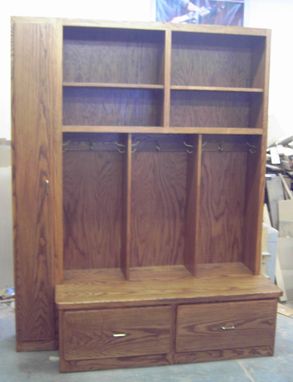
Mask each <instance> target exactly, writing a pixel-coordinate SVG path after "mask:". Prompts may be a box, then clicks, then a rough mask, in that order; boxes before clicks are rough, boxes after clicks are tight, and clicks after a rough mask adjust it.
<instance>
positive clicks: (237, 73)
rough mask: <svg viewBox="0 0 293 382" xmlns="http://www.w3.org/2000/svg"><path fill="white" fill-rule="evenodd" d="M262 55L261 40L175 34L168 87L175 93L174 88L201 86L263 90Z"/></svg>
mask: <svg viewBox="0 0 293 382" xmlns="http://www.w3.org/2000/svg"><path fill="white" fill-rule="evenodd" d="M264 52H265V37H264V36H239V35H237V36H234V35H222V34H205V33H192V32H179V31H175V32H173V34H172V65H171V68H172V71H171V84H172V85H173V86H174V90H175V88H176V86H180V87H184V86H186V87H188V86H201V87H227V88H241V89H240V90H242V91H243V89H245V88H248V89H249V88H253V89H255V90H256V91H260V90H261V89H262V88H263V86H264V77H263V73H264V70H263V69H264V68H263V66H264ZM186 90H188V89H186ZM221 90H222V89H221ZM230 90H231V89H230Z"/></svg>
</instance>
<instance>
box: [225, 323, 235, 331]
mask: <svg viewBox="0 0 293 382" xmlns="http://www.w3.org/2000/svg"><path fill="white" fill-rule="evenodd" d="M221 329H222V330H234V329H236V328H235V325H233V324H232V325H227V326H221Z"/></svg>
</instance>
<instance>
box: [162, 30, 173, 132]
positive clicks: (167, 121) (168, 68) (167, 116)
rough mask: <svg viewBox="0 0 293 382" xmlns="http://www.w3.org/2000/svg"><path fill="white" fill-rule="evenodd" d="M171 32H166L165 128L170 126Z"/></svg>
mask: <svg viewBox="0 0 293 382" xmlns="http://www.w3.org/2000/svg"><path fill="white" fill-rule="evenodd" d="M171 46H172V34H171V30H168V29H167V30H166V31H165V54H164V106H163V126H164V128H165V129H166V128H168V127H169V126H170V87H171Z"/></svg>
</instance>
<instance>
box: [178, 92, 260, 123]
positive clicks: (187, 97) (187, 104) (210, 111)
mask: <svg viewBox="0 0 293 382" xmlns="http://www.w3.org/2000/svg"><path fill="white" fill-rule="evenodd" d="M253 104H254V105H255V106H254V107H253V108H252V105H253ZM259 110H260V95H250V94H241V93H238V94H235V93H222V92H191V91H173V92H172V95H171V122H170V124H171V126H174V127H176V126H179V127H180V126H181V127H199V126H201V127H257V121H258V119H257V116H258V114H259Z"/></svg>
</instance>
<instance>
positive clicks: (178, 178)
mask: <svg viewBox="0 0 293 382" xmlns="http://www.w3.org/2000/svg"><path fill="white" fill-rule="evenodd" d="M144 139H145V137H143V136H137V137H135V138H134V144H135V142H136V141H138V142H140V141H143V140H144ZM176 141H177V142H176ZM178 144H179V145H180V148H179V149H178V150H179V151H165V148H164V147H165V145H167V146H168V147H169V146H171V147H172V145H175V146H177V145H178ZM145 145H146V146H144V144H141V145H139V148H138V151H136V152H135V153H134V154H133V163H132V166H133V172H132V218H131V220H132V246H131V248H132V251H131V252H132V253H131V266H150V265H167V264H182V263H183V251H184V224H185V203H186V176H187V174H186V171H187V155H188V154H186V152H185V150H184V146H183V139H182V137H181V138H178V137H177V139H176V137H175V138H174V137H172V136H169V137H156V136H153V137H151V138H150V141H148V140H147V141H146V143H145ZM155 147H157V148H158V149H159V148H160V150H161V151H156V149H155ZM166 149H167V147H166Z"/></svg>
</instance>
